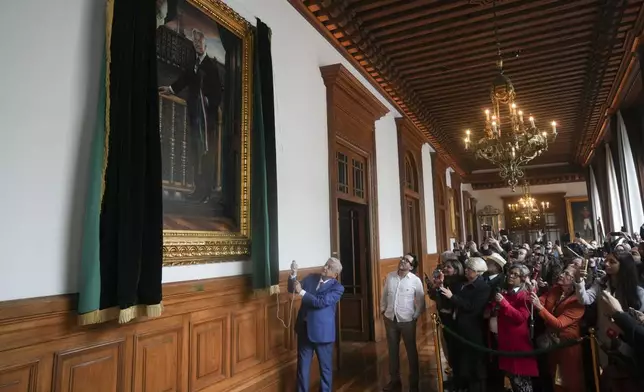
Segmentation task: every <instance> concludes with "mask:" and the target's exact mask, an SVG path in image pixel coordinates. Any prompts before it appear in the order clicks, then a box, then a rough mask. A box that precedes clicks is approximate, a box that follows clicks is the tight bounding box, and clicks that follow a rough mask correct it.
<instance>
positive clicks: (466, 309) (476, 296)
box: [438, 257, 490, 392]
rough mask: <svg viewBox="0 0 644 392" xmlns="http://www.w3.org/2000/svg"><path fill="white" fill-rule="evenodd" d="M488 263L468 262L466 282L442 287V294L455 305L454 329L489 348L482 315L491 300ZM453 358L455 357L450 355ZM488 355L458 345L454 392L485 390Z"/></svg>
mask: <svg viewBox="0 0 644 392" xmlns="http://www.w3.org/2000/svg"><path fill="white" fill-rule="evenodd" d="M487 269H488V266H487V264H486V262H485V261H484V260H483V259H482V258H480V257H470V258H469V259H467V262H465V279H466V280H465V282H455V283H453V284H452V285H450V287H444V286H442V284H441V285H440V287H439V289H438V290H439V292H440V293H441V295H443V296H444V297H445V298H447V299H448V300H449V301H450V303H451V304H452V305H453V306H454V313H453V314H454V321H455V323H454V329H455V332H456V333H457V334H458V335H459V336H461V337H463V338H464V339H466V340H468V341H470V342H472V343H474V344H476V345H479V346H484V347H485V346H486V344H487V342H486V340H485V339H484V338H483V336H484V334H483V330H482V329H481V325H482V323H483V313H484V310H485V307H486V305H487V303H488V300H489V298H490V287H489V286H488V284H487V283H486V282H485V279H484V278H483V276H482V275H483V274H484V273H485V272H486V271H487ZM450 355H452V354H450ZM485 358H486V356H485V354H484V353H482V352H480V351H478V350H475V349H472V348H470V347H469V346H467V345H465V344H462V343H460V342H457V343H456V345H455V350H454V358H453V363H452V370H453V374H454V375H453V380H454V389H455V390H467V391H470V392H479V391H484V390H485V379H486V373H487V372H486V370H487V369H486V364H485Z"/></svg>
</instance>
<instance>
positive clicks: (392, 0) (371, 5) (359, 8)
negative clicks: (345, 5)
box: [350, 0, 400, 13]
mask: <svg viewBox="0 0 644 392" xmlns="http://www.w3.org/2000/svg"><path fill="white" fill-rule="evenodd" d="M398 2H400V0H362V1H353V2H352V3H351V5H350V7H351V9H352V10H354V11H355V12H360V13H364V12H368V11H371V10H373V9H377V8H389V7H392V6H393V5H394V4H396V3H398Z"/></svg>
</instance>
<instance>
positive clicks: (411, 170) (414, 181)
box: [405, 154, 418, 192]
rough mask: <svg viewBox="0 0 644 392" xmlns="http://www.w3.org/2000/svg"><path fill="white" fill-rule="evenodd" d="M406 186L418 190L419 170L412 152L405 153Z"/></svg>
mask: <svg viewBox="0 0 644 392" xmlns="http://www.w3.org/2000/svg"><path fill="white" fill-rule="evenodd" d="M405 188H407V189H409V190H411V191H414V192H418V170H416V162H415V161H414V157H412V156H411V155H410V154H406V155H405Z"/></svg>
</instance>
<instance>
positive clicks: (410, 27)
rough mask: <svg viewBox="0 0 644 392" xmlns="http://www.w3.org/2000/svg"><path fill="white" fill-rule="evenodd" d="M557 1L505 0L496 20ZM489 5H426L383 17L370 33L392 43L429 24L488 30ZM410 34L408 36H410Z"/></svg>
mask: <svg viewBox="0 0 644 392" xmlns="http://www.w3.org/2000/svg"><path fill="white" fill-rule="evenodd" d="M556 2H557V0H542V1H539V2H534V1H533V0H506V1H504V2H503V3H501V4H497V6H496V14H497V17H498V19H502V18H504V17H506V16H508V15H510V14H513V13H523V12H526V11H528V10H530V9H534V8H541V4H542V3H546V4H551V3H556ZM492 20H493V15H492V4H490V5H487V6H478V7H472V6H469V7H467V6H466V7H461V8H460V9H458V10H457V11H454V12H449V11H448V12H439V13H434V12H433V9H432V8H430V7H428V8H427V9H425V10H422V11H418V12H414V13H413V14H408V15H403V16H401V17H398V18H392V19H389V20H383V21H381V22H380V23H379V24H378V25H375V26H371V29H372V30H371V33H372V34H373V36H374V37H375V38H378V39H382V40H383V44H389V43H393V42H395V41H396V40H398V41H400V40H405V39H409V38H413V37H415V36H416V34H414V33H413V32H412V33H410V31H415V30H416V29H418V28H422V29H424V30H426V29H427V27H429V26H435V27H437V28H439V27H445V26H447V25H450V27H451V28H452V29H458V28H461V27H463V26H466V25H468V24H471V23H480V24H483V22H488V23H489V24H490V29H492V28H493V23H492ZM410 35H411V36H410Z"/></svg>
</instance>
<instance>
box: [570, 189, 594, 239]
mask: <svg viewBox="0 0 644 392" xmlns="http://www.w3.org/2000/svg"><path fill="white" fill-rule="evenodd" d="M566 219H567V220H568V233H570V239H571V240H572V239H573V238H576V237H581V238H583V239H584V240H586V241H590V240H593V239H594V238H595V228H594V225H593V221H594V220H593V219H594V218H593V213H592V208H591V205H590V202H589V201H588V197H586V196H580V197H567V198H566Z"/></svg>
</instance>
